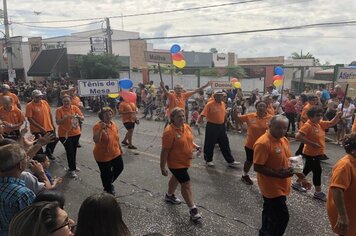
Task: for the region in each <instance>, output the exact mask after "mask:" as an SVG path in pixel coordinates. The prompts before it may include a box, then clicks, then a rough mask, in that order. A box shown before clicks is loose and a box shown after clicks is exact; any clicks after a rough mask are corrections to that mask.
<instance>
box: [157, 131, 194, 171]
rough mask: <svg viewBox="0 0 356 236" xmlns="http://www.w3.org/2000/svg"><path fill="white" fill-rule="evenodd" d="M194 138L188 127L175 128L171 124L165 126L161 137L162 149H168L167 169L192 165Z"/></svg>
mask: <svg viewBox="0 0 356 236" xmlns="http://www.w3.org/2000/svg"><path fill="white" fill-rule="evenodd" d="M193 140H194V137H193V133H192V130H191V129H190V127H189V125H187V124H184V125H183V128H182V129H181V128H177V127H176V126H174V125H173V124H170V125H169V126H167V127H166V128H165V130H164V132H163V136H162V148H166V149H169V154H168V158H167V165H168V168H171V169H180V168H189V167H190V166H191V164H192V153H193V149H194V143H193Z"/></svg>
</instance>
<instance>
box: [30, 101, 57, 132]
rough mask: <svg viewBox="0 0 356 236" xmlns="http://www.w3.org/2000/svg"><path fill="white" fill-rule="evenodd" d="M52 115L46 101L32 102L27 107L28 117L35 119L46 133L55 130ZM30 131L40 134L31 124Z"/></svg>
mask: <svg viewBox="0 0 356 236" xmlns="http://www.w3.org/2000/svg"><path fill="white" fill-rule="evenodd" d="M50 114H51V108H50V107H49V105H48V103H47V102H46V101H45V100H40V102H38V103H35V102H33V101H32V102H29V103H27V105H26V117H27V118H32V119H34V120H35V121H36V122H37V123H38V124H40V125H41V126H42V127H43V128H44V129H45V130H46V132H48V131H52V130H54V127H53V124H52V121H51V116H50ZM30 129H31V132H32V133H37V132H40V130H39V129H38V128H37V127H35V126H34V125H32V124H31V122H30Z"/></svg>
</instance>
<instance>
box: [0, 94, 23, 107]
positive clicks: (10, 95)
mask: <svg viewBox="0 0 356 236" xmlns="http://www.w3.org/2000/svg"><path fill="white" fill-rule="evenodd" d="M3 96H9V97H10V98H11V101H12V103H11V105H13V106H17V104H20V102H19V98H18V97H17V96H16V94H14V93H11V92H8V93H7V94H6V95H5V94H3V93H0V107H2V97H3Z"/></svg>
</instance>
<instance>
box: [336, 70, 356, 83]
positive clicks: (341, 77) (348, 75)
mask: <svg viewBox="0 0 356 236" xmlns="http://www.w3.org/2000/svg"><path fill="white" fill-rule="evenodd" d="M337 82H338V83H351V82H356V68H353V67H352V68H348V67H344V68H342V67H341V68H339V70H338V74H337Z"/></svg>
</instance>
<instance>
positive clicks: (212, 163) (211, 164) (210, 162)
mask: <svg viewBox="0 0 356 236" xmlns="http://www.w3.org/2000/svg"><path fill="white" fill-rule="evenodd" d="M206 165H207V166H209V167H213V166H215V165H214V162H212V161H207V162H206Z"/></svg>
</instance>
